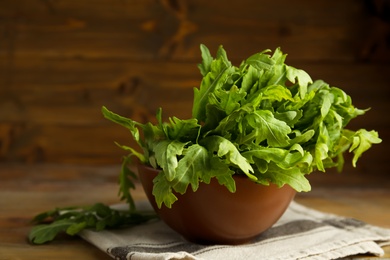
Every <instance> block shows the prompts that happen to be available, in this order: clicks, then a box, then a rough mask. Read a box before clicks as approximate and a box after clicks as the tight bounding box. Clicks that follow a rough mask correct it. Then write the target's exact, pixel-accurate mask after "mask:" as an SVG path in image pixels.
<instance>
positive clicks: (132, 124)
mask: <svg viewBox="0 0 390 260" xmlns="http://www.w3.org/2000/svg"><path fill="white" fill-rule="evenodd" d="M102 113H103V116H104V117H105V118H106V119H108V120H110V121H112V122H114V123H117V124H119V125H121V126H123V127H125V128H127V129H129V130H130V132H131V134H132V136H133V138H134V140H135V141H137V143H138V144H139V145H140V146H141V147H142V146H143V143H142V141H141V140H140V135H139V130H138V128H137V126H142V124H140V123H138V122H136V121H134V120H131V119H129V118H126V117H123V116H120V115H118V114H115V113H114V112H111V111H110V110H108V109H107V108H106V107H104V106H103V107H102Z"/></svg>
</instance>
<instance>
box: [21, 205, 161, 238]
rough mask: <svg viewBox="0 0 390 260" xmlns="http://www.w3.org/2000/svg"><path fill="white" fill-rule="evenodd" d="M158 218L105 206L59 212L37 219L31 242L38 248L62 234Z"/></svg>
mask: <svg viewBox="0 0 390 260" xmlns="http://www.w3.org/2000/svg"><path fill="white" fill-rule="evenodd" d="M154 218H156V215H155V213H150V212H149V213H148V212H139V211H138V212H135V211H129V210H125V211H121V210H115V209H112V208H110V207H109V206H106V205H104V204H102V203H96V204H95V205H93V206H90V207H84V208H78V207H68V208H58V209H54V210H51V211H47V212H44V213H41V214H39V215H37V216H35V217H34V219H33V223H35V224H36V225H35V226H34V227H33V228H32V229H31V231H30V233H29V236H28V239H29V241H30V242H31V243H34V244H44V243H47V242H49V241H52V240H53V239H55V238H56V237H57V235H58V234H60V233H66V234H68V235H71V236H73V235H76V234H78V233H80V232H81V231H82V230H84V229H92V230H96V231H100V230H103V229H108V228H119V227H123V226H131V225H137V224H141V223H144V222H146V221H149V220H151V219H154Z"/></svg>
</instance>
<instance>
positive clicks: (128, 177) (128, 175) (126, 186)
mask: <svg viewBox="0 0 390 260" xmlns="http://www.w3.org/2000/svg"><path fill="white" fill-rule="evenodd" d="M130 162H131V158H130V157H124V158H123V162H122V167H121V171H120V174H119V191H118V195H119V197H120V199H121V200H124V201H126V202H127V203H128V204H129V207H130V210H134V209H135V203H134V199H133V197H132V196H131V193H130V189H135V185H134V183H133V181H132V179H137V175H136V174H135V173H134V172H133V171H131V170H130V169H129V168H128V164H129V163H130Z"/></svg>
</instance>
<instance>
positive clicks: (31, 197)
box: [0, 164, 390, 260]
mask: <svg viewBox="0 0 390 260" xmlns="http://www.w3.org/2000/svg"><path fill="white" fill-rule="evenodd" d="M118 172H119V167H117V166H94V167H91V166H74V165H17V164H0V178H1V179H0V198H1V199H0V260H5V259H7V260H8V259H31V260H33V259H58V260H60V259H72V258H73V259H84V260H88V259H111V258H110V257H109V256H108V255H106V254H105V253H104V252H101V251H100V250H99V249H97V248H96V247H94V246H92V245H91V244H89V243H87V242H85V241H84V240H82V239H81V238H79V237H77V236H76V237H69V236H62V237H60V238H59V239H57V240H56V241H54V242H52V243H49V244H46V245H40V246H34V245H30V244H29V243H28V242H27V240H26V236H27V234H28V232H29V230H30V228H31V225H30V220H31V218H32V217H33V216H34V215H35V214H37V213H40V212H42V211H46V210H50V209H53V208H55V207H62V206H71V205H89V204H93V203H95V202H103V203H107V204H114V203H118V197H117V188H118V186H117V175H118ZM320 183H322V184H320ZM313 186H314V187H313V191H312V192H309V193H305V194H299V195H298V196H297V198H296V200H297V201H298V202H299V203H302V204H304V205H307V206H310V207H312V208H315V209H318V210H322V211H326V212H330V213H335V214H340V215H344V216H350V217H355V218H358V219H360V220H363V221H366V222H368V223H370V224H374V225H379V226H383V227H387V228H390V189H388V188H389V187H388V182H387V183H381V184H380V185H378V187H377V188H373V187H370V188H361V187H359V186H342V185H338V186H335V185H324V184H323V182H318V184H317V181H314V185H313ZM135 198H136V199H144V198H145V196H144V194H143V191H142V189H141V188H140V189H138V191H137V192H136V193H135ZM384 249H385V252H386V254H385V256H384V258H386V257H387V258H390V246H387V247H385V248H384Z"/></svg>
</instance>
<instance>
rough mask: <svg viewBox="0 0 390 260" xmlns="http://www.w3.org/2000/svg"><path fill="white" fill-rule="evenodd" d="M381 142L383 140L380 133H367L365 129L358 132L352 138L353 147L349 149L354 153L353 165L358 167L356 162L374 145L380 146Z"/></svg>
mask: <svg viewBox="0 0 390 260" xmlns="http://www.w3.org/2000/svg"><path fill="white" fill-rule="evenodd" d="M381 141H382V140H381V139H380V138H379V137H378V132H376V131H373V130H372V131H367V130H365V129H360V130H358V131H356V132H355V134H354V135H353V137H352V145H351V147H350V149H349V151H350V152H353V153H354V156H353V159H352V165H353V166H354V167H356V162H357V161H358V159H359V157H360V156H361V155H362V154H363V153H364V152H365V151H367V150H368V149H369V148H370V147H371V146H372V144H379V143H380V142H381Z"/></svg>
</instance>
